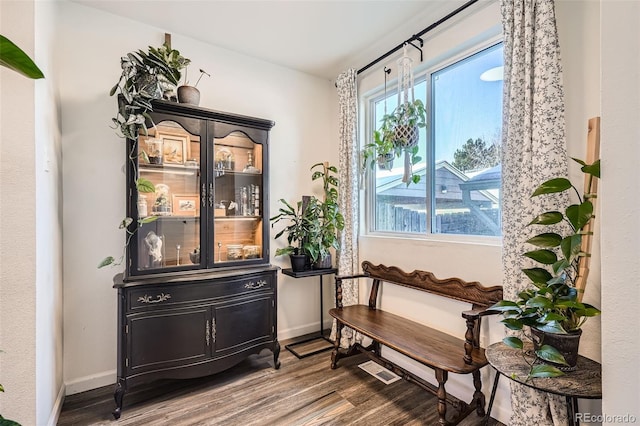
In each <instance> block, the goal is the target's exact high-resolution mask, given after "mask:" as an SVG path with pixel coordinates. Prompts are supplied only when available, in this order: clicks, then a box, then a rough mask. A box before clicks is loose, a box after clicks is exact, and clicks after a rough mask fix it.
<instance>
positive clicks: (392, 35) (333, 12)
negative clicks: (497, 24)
mask: <svg viewBox="0 0 640 426" xmlns="http://www.w3.org/2000/svg"><path fill="white" fill-rule="evenodd" d="M72 1H74V2H76V3H80V4H83V5H86V6H89V7H93V8H97V9H100V10H103V11H105V12H109V13H113V14H116V15H119V16H122V17H126V18H130V19H133V20H136V21H139V22H142V23H145V24H149V25H153V26H156V27H158V28H161V29H162V30H164V31H166V32H169V33H176V34H181V35H185V36H188V37H191V38H194V39H196V40H200V41H202V42H206V43H209V44H213V45H216V46H220V47H223V48H226V49H229V50H233V51H235V52H239V53H242V54H245V55H248V56H252V57H255V58H259V59H262V60H265V61H268V62H271V63H274V64H277V65H281V66H284V67H287V68H292V69H295V70H298V71H302V72H305V73H308V74H312V75H315V76H318V77H323V78H327V79H330V80H331V79H335V77H336V76H337V75H338V74H339V73H340V72H342V71H343V70H345V69H346V68H349V67H355V68H361V67H363V66H364V65H366V64H368V63H369V62H371V61H373V60H374V59H376V58H377V57H379V56H380V55H382V54H384V53H386V52H387V51H389V50H390V49H392V48H394V47H395V46H397V45H399V44H400V43H402V42H403V41H404V40H407V39H408V38H410V37H411V36H412V35H413V34H416V33H418V32H420V31H422V30H423V29H424V28H426V27H427V26H429V25H430V24H432V23H433V22H435V21H437V20H438V19H440V18H442V17H443V16H446V15H447V14H448V13H450V12H451V11H453V10H455V9H456V8H458V7H459V6H461V5H462V4H464V3H465V0H411V1H405V0H348V1H337V0H322V1H319V0H316V1H311V0H260V1H245V0H241V1H239V0H235V1H233V0H208V1H204V0H199V1H195V0H182V1H180V0H173V1H167V0H164V1H162V0H129V1H115V0H72Z"/></svg>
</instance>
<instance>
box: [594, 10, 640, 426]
mask: <svg viewBox="0 0 640 426" xmlns="http://www.w3.org/2000/svg"><path fill="white" fill-rule="evenodd" d="M600 11H601V58H600V59H601V67H602V68H601V69H602V74H601V84H602V134H601V140H602V146H601V152H602V170H603V180H602V186H601V188H602V189H601V191H600V193H601V194H602V195H601V197H600V199H601V202H602V208H601V211H602V222H601V229H602V311H603V316H602V359H603V366H602V392H603V395H604V399H603V401H602V412H603V413H604V414H605V415H607V416H616V415H620V416H624V415H625V414H626V415H632V416H635V419H636V420H635V421H634V422H628V421H627V422H624V421H622V420H618V421H616V419H615V418H610V419H609V421H606V422H603V424H621V423H635V422H637V421H638V420H639V419H640V397H639V395H640V367H639V364H638V354H639V353H640V331H639V329H638V323H640V315H639V314H638V312H639V310H638V307H637V304H638V301H639V300H640V286H639V285H638V276H640V261H639V259H640V250H639V249H638V241H640V227H638V218H639V217H640V201H638V193H640V179H639V178H638V159H640V144H639V143H638V141H639V140H640V129H639V128H638V117H640V55H639V54H638V52H640V25H639V24H640V3H638V2H631V1H628V2H623V1H602V2H601V4H600Z"/></svg>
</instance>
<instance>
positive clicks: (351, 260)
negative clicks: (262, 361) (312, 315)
mask: <svg viewBox="0 0 640 426" xmlns="http://www.w3.org/2000/svg"><path fill="white" fill-rule="evenodd" d="M356 76H357V72H356V70H355V69H349V70H347V71H345V72H343V73H342V74H340V75H339V76H338V80H337V82H336V87H337V88H338V103H339V107H340V112H339V113H340V117H339V126H340V129H339V131H340V146H339V152H340V162H339V167H338V179H339V182H340V190H339V194H338V204H339V205H340V210H341V212H342V214H343V215H344V230H343V232H342V235H341V236H340V247H341V249H340V250H339V251H338V253H337V263H338V275H355V274H357V273H358V272H359V268H360V267H359V265H358V228H359V224H358V219H359V212H358V205H359V202H358V176H359V174H358V170H359V169H358V158H359V157H358V152H359V151H358V139H357V129H358V94H357V91H356V87H357V84H356ZM342 286H343V287H342V289H343V293H342V302H343V304H344V305H345V306H348V305H355V304H357V303H358V282H357V281H356V280H345V281H343V282H342ZM354 334H355V333H354V332H353V330H351V329H349V328H347V327H345V328H343V329H342V339H341V342H340V344H341V346H343V347H347V346H349V345H350V344H351V343H354V342H355V340H356V339H358V340H360V337H359V336H358V337H356V336H355V335H354ZM331 336H332V338H333V339H335V321H334V325H333V330H332V332H331Z"/></svg>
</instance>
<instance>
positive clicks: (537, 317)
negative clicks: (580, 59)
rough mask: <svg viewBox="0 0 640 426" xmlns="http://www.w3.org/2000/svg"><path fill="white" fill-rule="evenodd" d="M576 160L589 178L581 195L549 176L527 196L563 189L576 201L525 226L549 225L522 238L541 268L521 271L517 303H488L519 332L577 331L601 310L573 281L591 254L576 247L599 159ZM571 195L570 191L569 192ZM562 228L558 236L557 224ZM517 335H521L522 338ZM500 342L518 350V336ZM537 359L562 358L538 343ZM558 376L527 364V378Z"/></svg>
mask: <svg viewBox="0 0 640 426" xmlns="http://www.w3.org/2000/svg"><path fill="white" fill-rule="evenodd" d="M574 160H575V161H576V162H578V163H580V165H581V166H582V167H581V170H582V172H583V173H584V174H585V175H586V176H587V177H588V179H587V184H586V186H585V189H584V194H583V195H581V194H580V191H578V189H577V188H576V187H575V186H574V185H573V184H572V183H571V181H569V179H567V178H554V179H550V180H548V181H546V182H544V183H542V184H541V185H540V186H539V187H538V188H537V189H536V190H535V191H534V193H533V195H532V197H538V196H544V195H549V194H556V193H562V192H570V193H575V199H577V202H575V203H573V204H570V205H569V206H567V207H566V208H565V209H564V211H561V210H552V211H547V212H544V213H542V214H540V215H538V216H536V217H535V218H534V219H533V220H532V221H531V222H530V223H529V224H528V226H535V227H552V229H551V230H550V231H549V230H547V228H545V232H541V233H539V234H537V235H535V236H533V237H531V238H529V239H528V240H527V243H528V244H531V245H532V246H534V247H535V249H534V250H530V251H527V252H526V253H524V254H523V255H524V256H526V257H527V258H530V259H532V260H534V261H536V262H538V263H539V264H540V265H541V266H538V267H533V268H526V269H523V270H522V271H523V272H524V274H525V275H526V276H527V277H528V278H529V279H530V280H531V283H532V285H533V287H532V288H530V289H527V290H524V291H522V292H520V293H519V294H518V298H517V300H516V301H511V300H502V301H500V302H498V303H497V304H495V305H494V306H492V307H491V309H493V310H498V311H502V314H503V316H504V319H503V320H502V321H501V322H502V323H503V324H504V325H505V326H506V327H507V328H509V329H511V330H516V331H521V332H523V333H522V335H523V336H524V330H525V329H526V327H534V328H536V329H538V330H541V331H544V332H547V333H558V334H567V333H570V332H572V331H575V330H578V329H579V328H580V327H581V326H582V325H583V324H584V322H585V321H586V320H587V319H588V318H589V317H593V316H596V315H599V314H600V310H598V309H597V308H595V307H593V306H591V305H589V304H587V303H582V302H581V301H580V300H581V297H579V289H577V288H576V285H575V284H576V282H577V281H578V280H579V279H580V272H581V271H580V268H579V263H580V259H581V258H583V257H586V256H590V253H587V252H584V251H582V250H581V247H582V239H583V236H584V235H586V234H587V233H588V232H590V231H587V229H589V228H588V225H589V223H590V221H592V220H593V218H594V215H593V203H592V202H591V200H592V199H593V198H594V197H595V194H594V193H592V187H593V183H594V179H597V178H600V160H597V161H596V162H594V163H593V164H586V163H585V162H584V161H582V160H578V159H575V158H574ZM569 195H571V194H569ZM563 225H564V229H567V230H568V231H566V232H565V233H564V235H562V234H561V233H560V232H561V231H558V229H559V228H562V227H563ZM521 337H522V336H521ZM503 341H504V343H505V344H507V345H509V346H511V347H513V348H516V349H522V348H523V346H524V344H523V341H522V339H521V338H520V337H516V336H510V337H506V338H505V339H504V340H503ZM536 354H537V355H538V357H540V358H542V359H544V360H547V361H551V362H554V363H557V364H565V360H564V357H563V356H562V355H561V354H560V353H559V352H558V351H557V350H555V348H553V347H550V346H549V345H543V346H542V347H541V348H540V350H538V351H537V352H536ZM560 374H563V373H562V371H560V370H559V369H557V368H555V367H552V366H549V365H532V370H531V372H530V377H552V376H557V375H560Z"/></svg>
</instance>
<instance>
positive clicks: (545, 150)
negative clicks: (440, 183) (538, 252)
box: [501, 0, 568, 426]
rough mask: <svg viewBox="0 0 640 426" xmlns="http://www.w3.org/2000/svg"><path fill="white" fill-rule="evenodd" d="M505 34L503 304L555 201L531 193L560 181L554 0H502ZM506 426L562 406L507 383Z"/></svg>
mask: <svg viewBox="0 0 640 426" xmlns="http://www.w3.org/2000/svg"><path fill="white" fill-rule="evenodd" d="M501 9H502V23H503V30H504V55H505V57H504V101H503V102H504V104H503V111H504V114H503V116H504V122H503V143H502V147H503V153H502V155H503V158H502V181H503V183H502V185H503V188H502V191H503V192H502V194H503V195H502V203H503V204H502V224H503V254H502V262H503V286H504V291H505V299H510V300H515V299H516V295H517V294H518V293H519V292H520V291H522V290H524V289H525V288H527V287H529V286H530V282H529V281H528V279H527V278H526V276H525V275H524V274H523V273H522V272H521V269H522V268H527V267H532V266H533V262H532V261H529V260H525V259H526V258H525V257H524V256H522V253H524V252H525V251H527V248H526V245H525V241H526V240H527V239H528V238H530V237H531V236H532V235H533V234H534V232H533V231H534V230H531V231H530V230H529V229H528V228H527V223H529V221H531V219H533V217H534V216H535V215H536V214H538V213H540V212H543V211H547V210H550V209H551V207H552V205H553V204H556V203H557V202H558V198H556V199H555V200H553V199H552V200H550V199H549V198H551V197H535V198H533V199H532V198H530V196H531V194H532V193H533V191H534V190H535V188H536V187H537V186H538V185H539V184H541V183H542V182H544V181H545V180H548V179H551V178H553V177H557V176H567V174H568V168H567V150H566V142H565V121H564V94H563V88H562V67H561V63H560V48H559V45H558V36H557V31H556V22H555V11H554V3H553V0H501ZM511 408H512V411H513V414H512V417H511V421H510V422H509V424H510V425H511V426H530V425H538V426H541V425H553V424H556V425H566V424H568V419H567V413H566V405H565V400H564V398H562V397H559V396H555V395H551V394H546V393H541V392H538V391H535V390H533V389H531V388H529V387H526V386H523V385H520V384H517V383H515V382H513V381H511Z"/></svg>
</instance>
